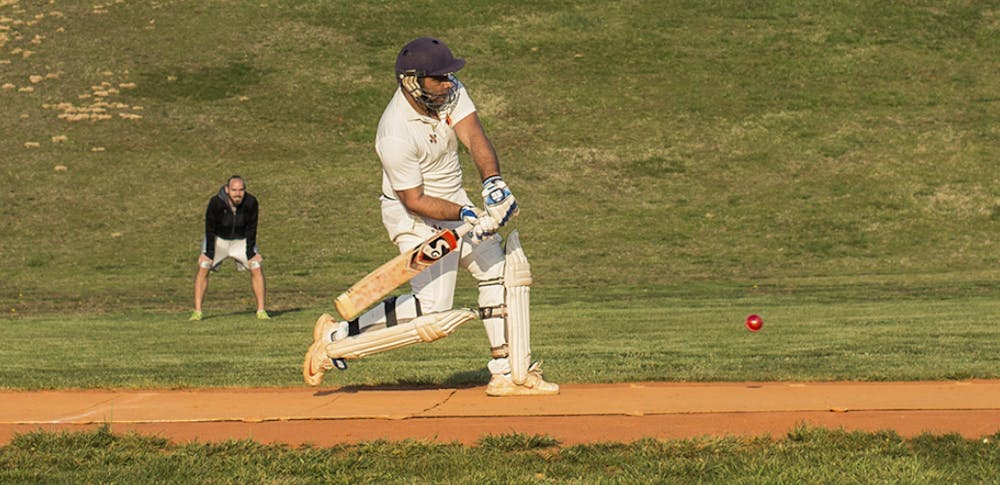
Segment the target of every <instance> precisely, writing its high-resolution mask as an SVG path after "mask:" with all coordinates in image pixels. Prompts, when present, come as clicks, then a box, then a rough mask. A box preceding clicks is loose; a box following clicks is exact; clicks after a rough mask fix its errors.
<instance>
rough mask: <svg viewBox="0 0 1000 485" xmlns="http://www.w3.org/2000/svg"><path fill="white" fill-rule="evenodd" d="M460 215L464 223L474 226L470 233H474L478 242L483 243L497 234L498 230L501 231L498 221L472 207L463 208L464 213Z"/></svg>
mask: <svg viewBox="0 0 1000 485" xmlns="http://www.w3.org/2000/svg"><path fill="white" fill-rule="evenodd" d="M459 214H460V215H461V217H462V221H463V222H468V223H470V224H472V231H470V232H472V237H473V238H475V239H476V240H477V241H482V240H483V239H485V238H487V237H489V236H491V235H493V234H495V233H496V232H497V229H500V224H497V221H496V219H494V218H493V217H492V216H490V215H489V214H487V213H485V212H483V211H481V210H479V209H477V208H475V207H473V206H471V205H467V206H465V207H462V211H461V212H460V213H459Z"/></svg>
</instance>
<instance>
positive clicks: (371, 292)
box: [334, 223, 472, 320]
mask: <svg viewBox="0 0 1000 485" xmlns="http://www.w3.org/2000/svg"><path fill="white" fill-rule="evenodd" d="M471 229H472V225H471V224H469V223H465V224H462V225H461V226H459V227H457V228H455V229H442V230H441V231H438V233H437V234H435V235H434V236H432V237H430V238H429V239H427V240H426V241H424V242H423V243H421V244H420V245H419V246H417V247H415V248H413V249H411V250H409V251H406V252H404V253H402V254H400V255H399V256H396V257H395V258H392V259H391V260H389V261H388V262H387V263H385V264H383V265H382V266H379V267H378V268H377V269H375V271H372V272H371V273H368V274H367V275H366V276H365V277H364V278H361V280H359V281H358V282H357V283H355V284H354V285H353V286H351V287H350V288H348V289H347V291H345V292H343V293H341V294H340V296H338V297H337V298H336V299H335V300H334V305H335V306H336V307H337V313H339V314H340V316H341V317H342V318H343V319H344V320H352V319H354V318H355V317H357V316H358V315H359V314H361V312H362V311H364V310H365V309H366V308H368V307H369V306H371V305H373V304H375V303H377V302H379V301H381V300H382V298H383V297H384V296H386V295H388V294H389V293H390V292H392V291H393V290H395V289H396V288H399V287H400V286H401V285H402V284H404V283H406V282H407V281H410V280H411V279H413V277H414V276H416V275H417V274H419V273H420V272H421V271H423V270H425V269H427V268H429V267H430V266H432V265H433V264H434V263H436V262H438V261H440V260H441V258H443V257H445V256H446V255H447V254H449V253H451V252H452V251H454V250H455V249H456V248H458V242H459V240H460V239H461V238H462V236H464V235H465V233H467V232H469V230H471Z"/></svg>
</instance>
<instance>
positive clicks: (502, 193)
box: [483, 175, 517, 226]
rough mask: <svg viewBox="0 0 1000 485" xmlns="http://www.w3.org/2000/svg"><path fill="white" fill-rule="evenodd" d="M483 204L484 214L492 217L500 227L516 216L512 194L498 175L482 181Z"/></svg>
mask: <svg viewBox="0 0 1000 485" xmlns="http://www.w3.org/2000/svg"><path fill="white" fill-rule="evenodd" d="M483 202H484V203H485V205H486V213H487V214H489V215H491V216H493V218H494V219H496V220H497V221H498V222H499V224H500V225H501V226H503V225H504V224H507V221H509V220H510V219H511V218H512V217H514V216H516V215H517V201H516V200H514V194H512V193H510V189H509V188H507V183H506V182H504V181H503V179H502V178H500V176H499V175H494V176H492V177H490V178H488V179H486V180H484V181H483Z"/></svg>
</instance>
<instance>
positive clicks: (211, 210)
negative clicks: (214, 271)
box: [205, 197, 219, 259]
mask: <svg viewBox="0 0 1000 485" xmlns="http://www.w3.org/2000/svg"><path fill="white" fill-rule="evenodd" d="M216 199H218V197H212V198H211V199H209V200H208V208H206V209H205V256H207V257H208V259H214V258H215V226H216V225H218V222H219V221H218V220H217V217H218V215H219V211H218V210H217V209H216V208H215V207H213V206H214V205H215V204H214V202H215V200H216Z"/></svg>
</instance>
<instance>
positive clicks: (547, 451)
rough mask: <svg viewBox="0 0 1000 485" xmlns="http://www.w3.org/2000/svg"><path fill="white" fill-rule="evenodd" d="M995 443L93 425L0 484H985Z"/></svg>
mask: <svg viewBox="0 0 1000 485" xmlns="http://www.w3.org/2000/svg"><path fill="white" fill-rule="evenodd" d="M998 439H1000V435H993V436H989V437H984V438H983V439H981V440H966V439H962V438H961V437H959V436H956V435H943V436H932V435H921V436H917V437H914V438H909V439H903V438H900V437H899V436H898V435H896V434H894V433H892V432H878V433H852V432H845V431H828V430H822V429H809V428H799V429H795V430H793V431H791V432H789V434H788V435H787V436H782V437H776V438H771V437H756V438H750V437H748V438H738V437H726V438H697V439H688V440H678V441H657V440H640V441H636V442H634V443H629V444H623V443H595V444H590V445H576V446H569V447H562V448H559V447H557V446H556V445H558V442H557V441H554V440H552V439H551V438H548V439H547V438H545V437H528V436H524V435H500V436H490V437H485V438H483V439H482V440H481V441H480V443H479V446H476V447H466V446H461V445H459V444H436V443H427V442H421V441H403V442H396V443H389V442H384V441H376V442H369V443H364V444H358V445H344V446H336V447H331V448H312V447H302V448H288V447H285V446H278V445H270V446H269V445H261V444H258V443H254V442H251V441H228V442H223V443H211V444H206V443H188V444H183V445H178V444H172V443H169V442H167V441H166V440H163V439H159V438H154V437H143V436H137V435H132V434H128V435H119V434H115V433H113V432H112V430H110V429H109V428H107V427H104V428H100V429H97V430H95V431H93V432H86V433H27V434H23V435H20V436H18V437H17V438H15V439H14V441H13V442H12V443H11V444H10V445H8V446H6V447H4V448H3V452H2V453H0V465H3V466H0V483H64V482H74V483H79V482H84V483H106V482H121V483H160V482H171V483H275V482H277V483H315V482H317V481H318V482H321V483H470V484H481V483H622V484H634V483H705V482H708V483H793V482H794V483H988V482H990V481H992V480H993V479H995V476H994V475H995V473H996V469H997V467H998V466H1000V446H998V444H997V441H998Z"/></svg>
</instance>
